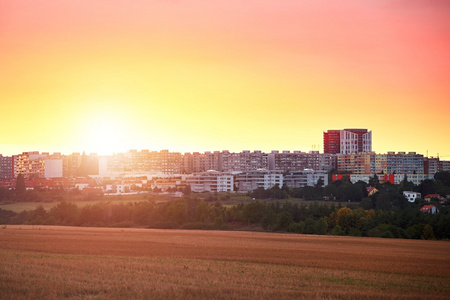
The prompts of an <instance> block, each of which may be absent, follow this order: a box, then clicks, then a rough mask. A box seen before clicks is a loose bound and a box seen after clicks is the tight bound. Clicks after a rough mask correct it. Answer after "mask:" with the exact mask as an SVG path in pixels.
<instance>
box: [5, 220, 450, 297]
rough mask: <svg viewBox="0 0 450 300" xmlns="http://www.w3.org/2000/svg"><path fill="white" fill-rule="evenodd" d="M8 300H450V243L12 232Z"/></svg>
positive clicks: (49, 229) (45, 229) (39, 229)
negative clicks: (312, 299)
mask: <svg viewBox="0 0 450 300" xmlns="http://www.w3.org/2000/svg"><path fill="white" fill-rule="evenodd" d="M0 298H1V299H55V298H68V299H286V298H294V299H298V298H305V299H311V298H316V299H317V298H319V299H379V298H390V299H424V298H426V299H449V298H450V243H449V242H445V241H421V240H398V239H378V238H355V237H336V236H314V235H291V234H277V233H260V232H236V231H196V230H154V229H117V228H79V227H56V226H24V225H22V226H7V227H6V228H3V229H0Z"/></svg>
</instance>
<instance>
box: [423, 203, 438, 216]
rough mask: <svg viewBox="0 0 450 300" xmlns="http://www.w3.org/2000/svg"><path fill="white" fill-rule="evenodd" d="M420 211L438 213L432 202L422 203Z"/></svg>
mask: <svg viewBox="0 0 450 300" xmlns="http://www.w3.org/2000/svg"><path fill="white" fill-rule="evenodd" d="M420 211H421V212H423V213H428V214H432V215H434V214H438V213H439V209H438V208H437V207H436V206H434V205H433V204H428V205H424V206H422V207H421V208H420Z"/></svg>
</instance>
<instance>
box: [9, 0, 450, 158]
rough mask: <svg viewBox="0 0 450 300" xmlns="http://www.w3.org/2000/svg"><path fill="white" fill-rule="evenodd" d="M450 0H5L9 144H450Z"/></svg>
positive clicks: (406, 147)
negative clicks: (326, 137)
mask: <svg viewBox="0 0 450 300" xmlns="http://www.w3.org/2000/svg"><path fill="white" fill-rule="evenodd" d="M449 53H450V2H448V1H445V0H443V1H429V0H424V1H417V0H410V1H360V0H355V1H332V0H328V1H313V0H310V1H282V2H279V1H262V0H253V1H235V0H231V1H206V0H192V1H182V0H178V1H177V0H172V1H148V0H145V1H144V0H134V1H125V0H108V1H106V0H104V1H103V0H98V1H87V0H80V1H73V0H58V1H50V0H33V1H26V0H3V1H1V2H0V101H1V102H0V112H1V117H0V128H1V134H0V153H1V154H4V155H11V154H16V153H21V152H23V151H32V150H38V151H48V152H54V151H60V152H63V153H71V152H75V151H77V152H81V151H83V150H86V151H87V152H98V153H112V152H120V151H127V150H128V149H150V150H161V149H169V150H171V151H181V152H185V151H186V152H188V151H200V152H203V151H208V150H226V149H227V150H230V151H241V150H244V149H246V150H263V151H270V150H272V149H276V150H302V151H310V150H312V149H313V145H315V146H314V148H315V149H319V150H320V151H322V150H323V145H322V144H323V141H322V132H323V131H326V130H328V129H342V128H368V129H370V130H372V131H373V150H375V151H376V152H379V153H384V152H387V151H416V152H419V153H422V154H426V152H427V150H428V153H429V155H430V156H436V155H437V154H438V153H439V154H440V156H441V157H443V158H444V159H450V138H449V133H450V132H449V131H450V130H449V129H450V117H449V108H450V55H449Z"/></svg>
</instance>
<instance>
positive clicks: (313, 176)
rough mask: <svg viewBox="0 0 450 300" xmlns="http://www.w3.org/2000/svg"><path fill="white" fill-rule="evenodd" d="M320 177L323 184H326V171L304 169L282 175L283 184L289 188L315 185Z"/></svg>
mask: <svg viewBox="0 0 450 300" xmlns="http://www.w3.org/2000/svg"><path fill="white" fill-rule="evenodd" d="M320 179H322V181H323V186H326V185H328V172H327V171H315V170H311V169H305V170H303V171H296V172H290V173H289V174H287V175H286V176H285V177H284V184H286V185H287V186H288V187H289V188H302V187H305V186H315V185H316V184H317V182H318V181H319V180H320Z"/></svg>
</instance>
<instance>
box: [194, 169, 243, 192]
mask: <svg viewBox="0 0 450 300" xmlns="http://www.w3.org/2000/svg"><path fill="white" fill-rule="evenodd" d="M186 183H187V184H189V185H190V187H191V191H192V192H194V193H202V192H210V193H215V192H232V191H233V185H234V180H233V175H231V174H230V173H223V172H219V171H213V170H211V171H206V172H202V173H197V174H194V175H190V176H187V177H186Z"/></svg>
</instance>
